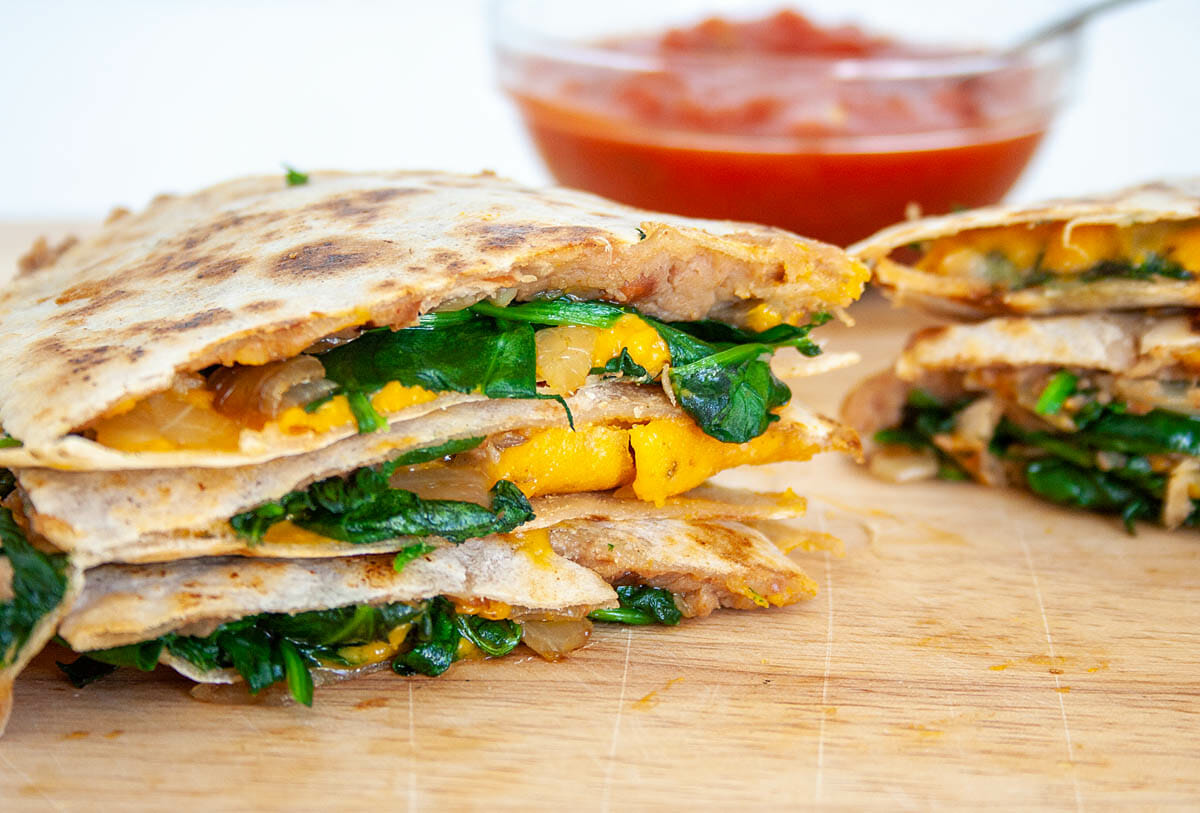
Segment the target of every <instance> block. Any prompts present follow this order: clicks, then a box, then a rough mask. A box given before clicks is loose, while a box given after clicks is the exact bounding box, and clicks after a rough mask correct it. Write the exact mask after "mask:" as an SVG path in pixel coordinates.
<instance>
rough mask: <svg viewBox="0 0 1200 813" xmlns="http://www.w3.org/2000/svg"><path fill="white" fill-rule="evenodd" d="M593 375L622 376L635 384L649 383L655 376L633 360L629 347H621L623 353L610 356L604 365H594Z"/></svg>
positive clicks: (591, 371)
mask: <svg viewBox="0 0 1200 813" xmlns="http://www.w3.org/2000/svg"><path fill="white" fill-rule="evenodd" d="M589 372H590V373H591V375H602V376H605V377H621V378H626V379H628V380H630V381H631V382H633V383H635V384H649V383H650V382H651V381H653V380H654V377H653V376H652V375H650V374H649V373H648V372H646V368H645V367H643V366H642V365H640V364H638V363H637V362H635V361H634V360H633V356H631V355H629V350H628V348H625V347H622V348H621V355H619V356H614V357H613V358H610V359H609V360H608V362H607V363H606V364H605V365H604V366H603V367H593V368H592V369H591V370H590V371H589Z"/></svg>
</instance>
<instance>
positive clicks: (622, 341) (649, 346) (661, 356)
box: [592, 313, 671, 376]
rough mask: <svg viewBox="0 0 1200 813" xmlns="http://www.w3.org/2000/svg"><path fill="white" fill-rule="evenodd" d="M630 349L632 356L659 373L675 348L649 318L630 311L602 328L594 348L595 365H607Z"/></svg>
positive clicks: (630, 355) (593, 361) (642, 364)
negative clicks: (610, 325)
mask: <svg viewBox="0 0 1200 813" xmlns="http://www.w3.org/2000/svg"><path fill="white" fill-rule="evenodd" d="M622 349H625V350H628V351H629V357H630V358H632V359H633V360H634V362H635V363H636V364H638V365H639V366H641V367H644V368H645V370H646V372H647V373H648V374H650V375H651V376H657V375H658V374H659V373H661V372H662V368H663V367H665V366H666V365H667V363H668V362H670V360H671V352H670V350H669V349H668V348H667V343H666V342H665V341H663V338H662V336H659V335H658V331H657V330H655V329H654V328H653V327H652V326H651V325H649V324H648V323H647V322H646V321H645V320H643V319H641V318H639V317H637V316H634V315H633V314H632V313H627V314H625V315H624V316H622V317H621V318H620V319H618V320H617V321H616V323H615V324H614V325H613V326H612V327H610V328H609V329H608V330H602V331H600V332H599V333H598V334H597V336H596V343H595V345H594V346H593V348H592V366H593V367H603V366H604V365H605V364H607V363H608V361H609V359H614V358H616V357H617V356H619V355H621V350H622Z"/></svg>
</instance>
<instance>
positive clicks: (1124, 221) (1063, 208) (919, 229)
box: [848, 178, 1200, 318]
mask: <svg viewBox="0 0 1200 813" xmlns="http://www.w3.org/2000/svg"><path fill="white" fill-rule="evenodd" d="M1196 218H1200V178H1189V179H1184V180H1179V181H1172V182H1167V181H1160V182H1156V183H1149V184H1143V185H1140V186H1135V187H1130V188H1128V189H1122V190H1119V191H1117V192H1113V193H1111V194H1102V195H1094V196H1088V197H1079V198H1063V199H1059V200H1050V201H1046V202H1044V203H1037V204H1033V205H1030V206H989V207H984V208H980V209H973V210H970V211H965V212H961V213H958V214H952V215H944V216H940V217H927V218H921V219H918V220H912V221H908V222H906V223H898V224H896V225H894V226H889V227H888V228H886V229H883V230H882V231H880V232H878V233H876V234H874V235H872V236H870V237H868V238H866V239H865V240H862V241H860V242H858V243H855V244H854V245H852V246H850V248H849V249H848V251H850V253H852V254H854V255H855V256H858V257H861V258H862V259H864V260H866V261H867V263H868V264H869V265H870V266H871V267H872V269H873V271H874V273H875V282H876V283H877V284H878V285H880V286H881V287H882V288H883V289H884V291H885V292H887V294H888V295H889V296H890V297H891V298H892V299H893V301H895V302H897V303H898V304H912V305H918V306H921V307H924V308H927V309H929V310H932V311H935V312H938V313H943V314H947V315H950V316H953V317H966V318H979V317H981V316H986V315H988V314H997V313H1028V314H1051V313H1067V312H1081V311H1093V310H1107V309H1132V308H1149V307H1169V306H1195V305H1200V281H1195V280H1192V281H1189V280H1176V279H1165V278H1152V279H1148V280H1129V279H1105V280H1096V281H1092V282H1088V283H1086V284H1079V285H1072V286H1067V287H1065V288H1055V287H1054V286H1042V285H1037V286H1032V287H1029V288H1026V289H1023V290H1015V291H1007V292H996V291H994V290H993V289H992V287H991V285H989V284H987V283H986V282H983V281H980V280H969V279H962V278H955V277H948V276H944V275H941V274H934V273H928V272H925V271H921V270H918V269H915V268H910V267H908V266H905V265H903V264H901V263H898V262H895V261H894V260H892V259H890V258H889V255H891V254H892V253H893V252H895V251H897V250H898V249H902V248H904V247H906V246H909V245H911V244H913V243H920V242H922V241H925V240H933V239H936V238H939V237H949V236H952V235H955V234H959V233H961V232H964V231H968V230H971V229H989V228H1000V227H1005V226H1017V225H1030V226H1033V225H1037V224H1042V223H1062V224H1063V225H1064V227H1065V228H1067V229H1072V228H1075V227H1077V226H1084V225H1117V226H1131V225H1135V224H1141V223H1160V222H1169V221H1182V220H1194V219H1196Z"/></svg>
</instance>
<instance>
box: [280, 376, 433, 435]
mask: <svg viewBox="0 0 1200 813" xmlns="http://www.w3.org/2000/svg"><path fill="white" fill-rule="evenodd" d="M434 398H437V393H436V392H433V391H431V390H427V389H425V388H424V387H406V386H404V385H403V384H401V383H400V382H399V381H389V382H388V383H387V384H386V385H384V387H383V389H381V390H380V391H379V392H377V393H375V394H374V395H373V396H372V397H371V406H373V407H375V410H376V411H377V412H379V413H380V414H382V415H387V414H389V413H393V412H399V411H400V410H402V409H405V408H407V407H410V406H415V405H417V404H424V403H427V402H429V401H432V400H433V399H434ZM273 423H274V424H275V425H276V426H277V427H279V430H280V431H282V432H284V433H287V434H292V435H295V434H300V433H303V432H314V433H317V434H321V433H323V432H329V431H331V430H333V429H341V428H342V427H346V426H351V425H353V424H354V413H353V412H351V411H350V402H349V401H347V400H346V396H344V395H335V396H334V397H333V398H330V399H329V400H328V401H326V402H325V403H323V404H321V406H320V407H318V408H317V409H315V410H313V411H312V412H305V411H304V408H303V407H291V408H289V409H285V410H284V411H283V412H282V413H281V414H280V415H279V417H278V418H276V419H275V421H274V422H273ZM269 425H270V424H268V426H269Z"/></svg>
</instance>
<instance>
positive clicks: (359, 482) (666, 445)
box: [14, 384, 859, 567]
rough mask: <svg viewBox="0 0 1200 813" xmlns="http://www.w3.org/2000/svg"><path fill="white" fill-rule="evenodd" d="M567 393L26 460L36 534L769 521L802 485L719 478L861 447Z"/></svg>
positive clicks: (79, 549) (273, 552) (268, 551)
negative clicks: (260, 435) (265, 434)
mask: <svg viewBox="0 0 1200 813" xmlns="http://www.w3.org/2000/svg"><path fill="white" fill-rule="evenodd" d="M568 403H569V405H570V406H571V408H572V410H573V412H574V413H575V415H576V418H575V427H574V429H572V428H570V427H569V426H568V425H567V424H566V422H565V420H564V419H563V417H562V411H561V409H559V408H558V406H557V405H555V404H547V403H545V402H542V403H538V404H535V405H533V407H534V408H533V409H532V410H531V409H528V408H527V407H526V406H524V405H522V404H519V403H516V402H512V401H501V402H493V403H484V404H463V405H460V406H458V407H454V408H451V409H447V410H445V411H443V412H441V413H439V414H438V415H436V416H428V417H426V418H423V419H420V420H416V421H412V422H409V423H402V424H397V425H396V426H394V427H392V428H391V429H390V430H388V431H387V432H383V433H378V434H373V435H359V436H354V437H351V438H349V439H347V440H345V441H343V442H341V443H339V444H335V445H334V446H331V447H329V448H327V449H324V450H320V451H317V452H312V453H310V454H308V455H300V456H295V457H286V458H278V459H276V460H273V461H269V462H267V463H263V464H260V465H257V466H246V467H237V468H219V469H179V470H171V469H168V470H136V471H129V472H104V471H100V472H64V471H54V470H50V469H22V470H19V471H18V472H17V482H18V484H19V489H18V493H17V495H16V496H15V497H14V500H19V505H20V509H21V515H22V516H24V517H27V518H28V522H29V524H30V527H31V530H32V531H33V532H34V533H35V534H36V535H37V536H39V537H42V538H45V539H46V540H47V541H48V542H49V543H51V544H53V545H54V546H55V547H57V548H59V549H61V550H64V551H67V552H69V553H70V554H71V555H72V557H73V559H74V561H76V562H77V563H78V564H79V565H80V566H84V567H90V566H94V565H96V564H102V563H107V562H118V561H121V562H146V561H169V560H173V559H178V558H190V557H195V556H212V555H228V554H239V555H248V556H267V557H279V556H288V557H321V556H339V555H347V554H352V553H368V552H387V551H392V552H395V551H398V550H402V549H405V548H411V547H413V546H427V545H428V544H430V542H431V538H435V537H436V538H441V539H445V540H451V541H462V540H463V539H467V538H472V537H478V536H486V535H489V534H492V533H503V532H509V531H514V530H531V529H533V528H541V527H546V526H547V525H551V524H555V523H557V522H561V521H563V520H566V519H575V518H581V517H595V518H618V517H628V518H639V517H640V518H648V517H649V518H679V517H682V518H690V519H700V518H710V519H773V518H779V517H782V516H794V515H795V514H796V513H799V512H802V511H803V507H804V503H803V500H801V499H800V498H797V497H795V496H794V495H792V496H781V497H759V496H753V495H731V493H729V492H719V491H717V490H714V489H711V488H706V487H704V486H703V484H704V482H705V481H706V480H708V478H709V477H710V476H712V475H713V474H715V473H717V472H719V471H721V470H723V469H725V468H730V467H733V466H737V465H741V464H747V463H770V462H776V461H782V460H804V459H807V458H808V457H811V456H812V455H814V454H816V453H819V452H822V451H844V452H848V453H850V454H854V455H857V454H858V452H859V443H858V439H857V437H856V436H855V435H854V433H853V432H852V431H851V430H849V429H848V428H846V427H843V426H840V425H838V424H836V423H835V422H833V421H830V420H828V419H826V418H822V417H820V416H818V415H816V414H814V413H811V412H808V411H806V410H804V409H803V408H801V407H799V406H796V405H789V407H788V408H787V410H786V411H785V417H784V419H783V420H781V421H779V422H776V423H774V424H772V426H771V427H770V428H769V429H768V430H767V431H766V432H765V433H764V434H763V435H761V436H759V437H758V438H755V439H754V440H752V441H748V442H746V443H741V444H728V443H722V442H720V441H717V440H715V439H714V438H711V437H709V436H707V435H705V434H704V433H703V432H701V431H700V430H699V429H698V428H697V427H696V426H695V424H694V423H692V422H691V421H690V420H688V419H687V418H686V416H685V415H683V414H681V413H680V412H679V410H678V409H677V408H675V407H672V406H671V404H670V402H669V401H668V400H667V398H666V396H665V395H664V394H663V393H662V392H661V391H657V392H655V391H653V390H644V389H640V388H629V387H622V386H619V385H615V384H609V385H605V386H604V387H598V388H596V389H595V390H593V391H591V392H590V393H589V394H588V395H587V396H576V397H573V398H571V399H569V401H568Z"/></svg>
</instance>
